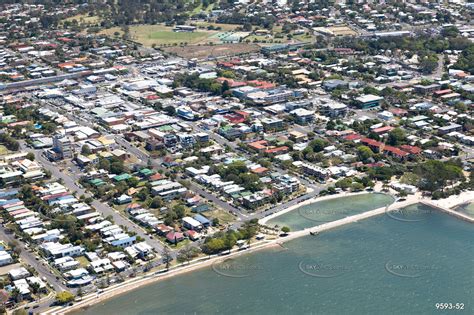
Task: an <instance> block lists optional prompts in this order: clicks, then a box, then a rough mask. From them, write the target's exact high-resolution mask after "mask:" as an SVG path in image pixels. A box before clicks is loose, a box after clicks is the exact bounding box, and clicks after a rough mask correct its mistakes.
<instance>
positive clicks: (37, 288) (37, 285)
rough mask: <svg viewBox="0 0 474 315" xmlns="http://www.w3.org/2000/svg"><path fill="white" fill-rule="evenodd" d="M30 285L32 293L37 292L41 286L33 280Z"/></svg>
mask: <svg viewBox="0 0 474 315" xmlns="http://www.w3.org/2000/svg"><path fill="white" fill-rule="evenodd" d="M30 287H31V290H32V291H33V293H34V294H37V293H38V292H39V291H40V288H41V287H40V285H39V283H36V282H33V283H32V284H30Z"/></svg>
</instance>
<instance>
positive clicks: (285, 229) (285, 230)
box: [281, 226, 290, 234]
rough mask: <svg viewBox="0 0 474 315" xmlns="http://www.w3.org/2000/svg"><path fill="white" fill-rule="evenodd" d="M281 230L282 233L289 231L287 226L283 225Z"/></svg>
mask: <svg viewBox="0 0 474 315" xmlns="http://www.w3.org/2000/svg"><path fill="white" fill-rule="evenodd" d="M281 231H282V232H283V234H288V233H289V232H290V228H289V227H287V226H284V227H282V228H281Z"/></svg>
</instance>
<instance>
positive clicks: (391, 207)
mask: <svg viewBox="0 0 474 315" xmlns="http://www.w3.org/2000/svg"><path fill="white" fill-rule="evenodd" d="M418 202H419V201H418V198H416V197H413V198H409V199H407V200H405V201H402V202H398V203H396V204H392V205H388V206H385V207H380V208H378V209H375V210H370V211H366V212H363V213H359V214H356V215H352V216H349V217H345V218H343V219H340V220H336V221H332V222H327V223H324V224H320V225H317V226H314V227H310V228H307V229H304V230H300V231H295V232H293V233H291V234H289V235H288V236H287V237H285V239H284V241H287V240H289V239H294V238H298V237H302V236H305V235H308V234H310V233H319V232H323V231H326V230H330V229H334V228H337V227H340V226H343V225H346V224H349V223H354V222H358V221H359V220H363V219H368V218H371V217H374V216H378V215H381V214H384V213H386V212H390V211H396V210H398V209H401V208H404V207H408V206H411V205H413V204H416V203H418Z"/></svg>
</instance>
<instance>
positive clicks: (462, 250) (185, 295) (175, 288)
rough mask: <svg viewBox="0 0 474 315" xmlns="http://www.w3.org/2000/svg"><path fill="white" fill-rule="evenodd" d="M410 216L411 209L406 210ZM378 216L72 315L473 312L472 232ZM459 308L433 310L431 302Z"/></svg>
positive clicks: (426, 220) (446, 222)
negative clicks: (460, 304)
mask: <svg viewBox="0 0 474 315" xmlns="http://www.w3.org/2000/svg"><path fill="white" fill-rule="evenodd" d="M411 209H412V210H414V208H411ZM417 210H418V211H419V212H420V213H421V214H420V215H417V216H416V217H415V218H416V220H414V221H401V220H398V219H399V218H409V219H413V217H412V216H411V214H409V215H406V214H405V213H399V214H398V216H397V217H395V218H394V217H391V216H388V215H380V216H378V217H374V218H370V219H366V220H362V221H360V222H358V223H353V224H350V225H346V226H343V227H340V228H337V229H334V230H331V231H326V232H323V233H322V234H320V235H318V236H316V237H315V236H307V237H303V238H299V239H295V240H292V241H290V242H288V243H285V244H284V246H285V248H283V247H274V248H269V249H265V250H262V251H258V252H255V253H252V254H249V255H245V256H242V257H239V258H236V259H234V260H232V261H228V262H225V263H221V264H216V265H214V266H213V267H207V268H203V269H201V270H198V271H195V272H191V273H188V274H183V275H180V276H177V277H173V278H170V279H167V280H163V281H160V282H158V283H155V284H152V285H149V286H146V287H143V288H140V289H138V290H135V291H132V292H130V293H127V294H125V295H122V296H119V297H116V298H114V299H111V300H108V301H106V302H105V303H103V304H100V305H97V306H94V307H92V308H89V309H87V310H86V311H83V312H81V314H91V315H92V314H94V315H97V314H219V313H220V314H337V315H339V314H377V315H379V314H404V315H405V314H456V313H463V314H472V313H473V312H474V308H473V305H474V294H473V293H474V292H473V288H474V245H473V236H474V233H473V232H474V226H473V225H472V224H470V223H467V222H465V221H462V220H458V219H455V218H453V217H451V216H448V215H447V214H443V213H439V212H436V211H430V209H429V208H426V207H425V206H420V207H417ZM444 302H446V303H464V311H438V310H436V308H435V303H444Z"/></svg>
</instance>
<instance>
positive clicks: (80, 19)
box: [63, 14, 102, 25]
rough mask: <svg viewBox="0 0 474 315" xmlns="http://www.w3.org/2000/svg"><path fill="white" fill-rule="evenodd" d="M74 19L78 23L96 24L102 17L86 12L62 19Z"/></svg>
mask: <svg viewBox="0 0 474 315" xmlns="http://www.w3.org/2000/svg"><path fill="white" fill-rule="evenodd" d="M74 20H76V21H77V23H79V24H86V25H87V24H89V25H96V24H98V23H100V21H101V20H102V19H101V18H100V17H98V16H96V15H93V16H88V15H86V14H78V15H74V16H71V17H69V18H67V19H64V20H63V21H68V22H72V21H74Z"/></svg>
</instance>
